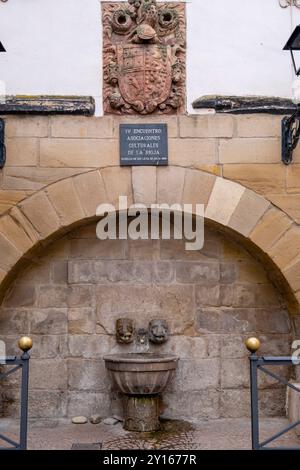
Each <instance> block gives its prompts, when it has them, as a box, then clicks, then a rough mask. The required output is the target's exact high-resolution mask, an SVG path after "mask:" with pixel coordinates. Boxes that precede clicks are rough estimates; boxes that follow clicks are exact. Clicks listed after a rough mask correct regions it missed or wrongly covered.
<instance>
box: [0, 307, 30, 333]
mask: <svg viewBox="0 0 300 470" xmlns="http://www.w3.org/2000/svg"><path fill="white" fill-rule="evenodd" d="M0 331H1V335H6V334H8V335H10V334H16V333H19V334H20V335H25V334H28V332H29V325H28V316H27V312H26V311H24V310H21V309H16V308H14V309H1V315H0Z"/></svg>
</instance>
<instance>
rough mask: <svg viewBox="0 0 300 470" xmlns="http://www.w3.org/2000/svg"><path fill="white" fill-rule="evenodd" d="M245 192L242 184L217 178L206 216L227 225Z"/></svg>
mask: <svg viewBox="0 0 300 470" xmlns="http://www.w3.org/2000/svg"><path fill="white" fill-rule="evenodd" d="M244 192H245V188H243V187H242V186H240V185H234V184H232V182H230V181H226V180H223V179H221V178H218V179H216V182H215V184H214V187H213V190H212V193H211V195H210V198H209V202H208V204H207V207H206V210H205V217H207V218H208V219H211V220H214V221H216V222H219V223H220V224H222V225H225V226H226V225H227V224H228V223H229V221H230V218H231V216H232V214H233V213H234V211H235V210H236V208H237V206H238V204H239V202H240V200H241V198H242V196H243V194H244Z"/></svg>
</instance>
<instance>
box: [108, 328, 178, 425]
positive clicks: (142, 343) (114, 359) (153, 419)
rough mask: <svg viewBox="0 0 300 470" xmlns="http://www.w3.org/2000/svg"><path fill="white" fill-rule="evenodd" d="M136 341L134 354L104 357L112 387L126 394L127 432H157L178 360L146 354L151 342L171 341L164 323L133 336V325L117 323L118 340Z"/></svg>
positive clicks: (171, 356)
mask: <svg viewBox="0 0 300 470" xmlns="http://www.w3.org/2000/svg"><path fill="white" fill-rule="evenodd" d="M134 337H135V339H136V349H137V352H135V353H127V354H113V355H109V356H105V357H104V360H105V365H106V368H107V369H108V371H109V373H110V377H111V379H112V382H113V384H114V385H115V386H116V387H117V389H118V390H119V391H121V392H122V393H123V404H124V416H125V419H124V428H125V429H126V430H128V431H139V432H146V431H148V432H149V431H157V430H158V429H159V427H160V423H159V396H160V395H161V394H162V392H163V391H164V390H165V388H166V387H167V385H168V383H169V382H170V380H171V379H172V377H173V376H174V374H175V370H176V368H177V363H178V358H177V357H176V356H173V355H171V354H152V353H149V352H147V350H148V348H149V340H150V341H151V342H154V343H156V344H162V343H164V342H166V341H167V340H168V338H169V331H168V327H167V325H166V323H165V321H164V320H152V321H151V322H150V324H149V329H148V330H145V329H141V330H138V331H137V333H136V334H134V327H133V323H132V322H131V321H130V320H128V319H119V320H117V340H118V342H120V343H123V344H124V343H125V344H128V343H130V342H132V341H133V339H134Z"/></svg>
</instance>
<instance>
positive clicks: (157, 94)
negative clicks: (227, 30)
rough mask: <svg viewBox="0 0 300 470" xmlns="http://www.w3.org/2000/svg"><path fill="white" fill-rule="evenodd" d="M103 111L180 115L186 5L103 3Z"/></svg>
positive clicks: (143, 0) (138, 1)
mask: <svg viewBox="0 0 300 470" xmlns="http://www.w3.org/2000/svg"><path fill="white" fill-rule="evenodd" d="M102 9H103V26H104V111H105V113H107V114H108V113H113V114H152V113H153V114H155V113H156V114H176V113H178V112H181V111H183V109H184V104H185V6H184V4H181V3H178V2H176V3H175V2H174V3H173V2H171V3H169V2H168V3H157V2H156V0H136V1H130V0H129V2H119V3H103V4H102Z"/></svg>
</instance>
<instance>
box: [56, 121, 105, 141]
mask: <svg viewBox="0 0 300 470" xmlns="http://www.w3.org/2000/svg"><path fill="white" fill-rule="evenodd" d="M50 124H51V136H52V137H64V138H72V137H74V138H77V139H78V138H81V139H91V138H92V139H93V138H95V139H108V138H110V137H112V136H113V135H112V129H113V120H112V118H110V117H105V118H104V117H101V118H99V117H88V118H87V117H79V116H78V117H72V118H71V119H70V117H65V116H55V117H51V119H50Z"/></svg>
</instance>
